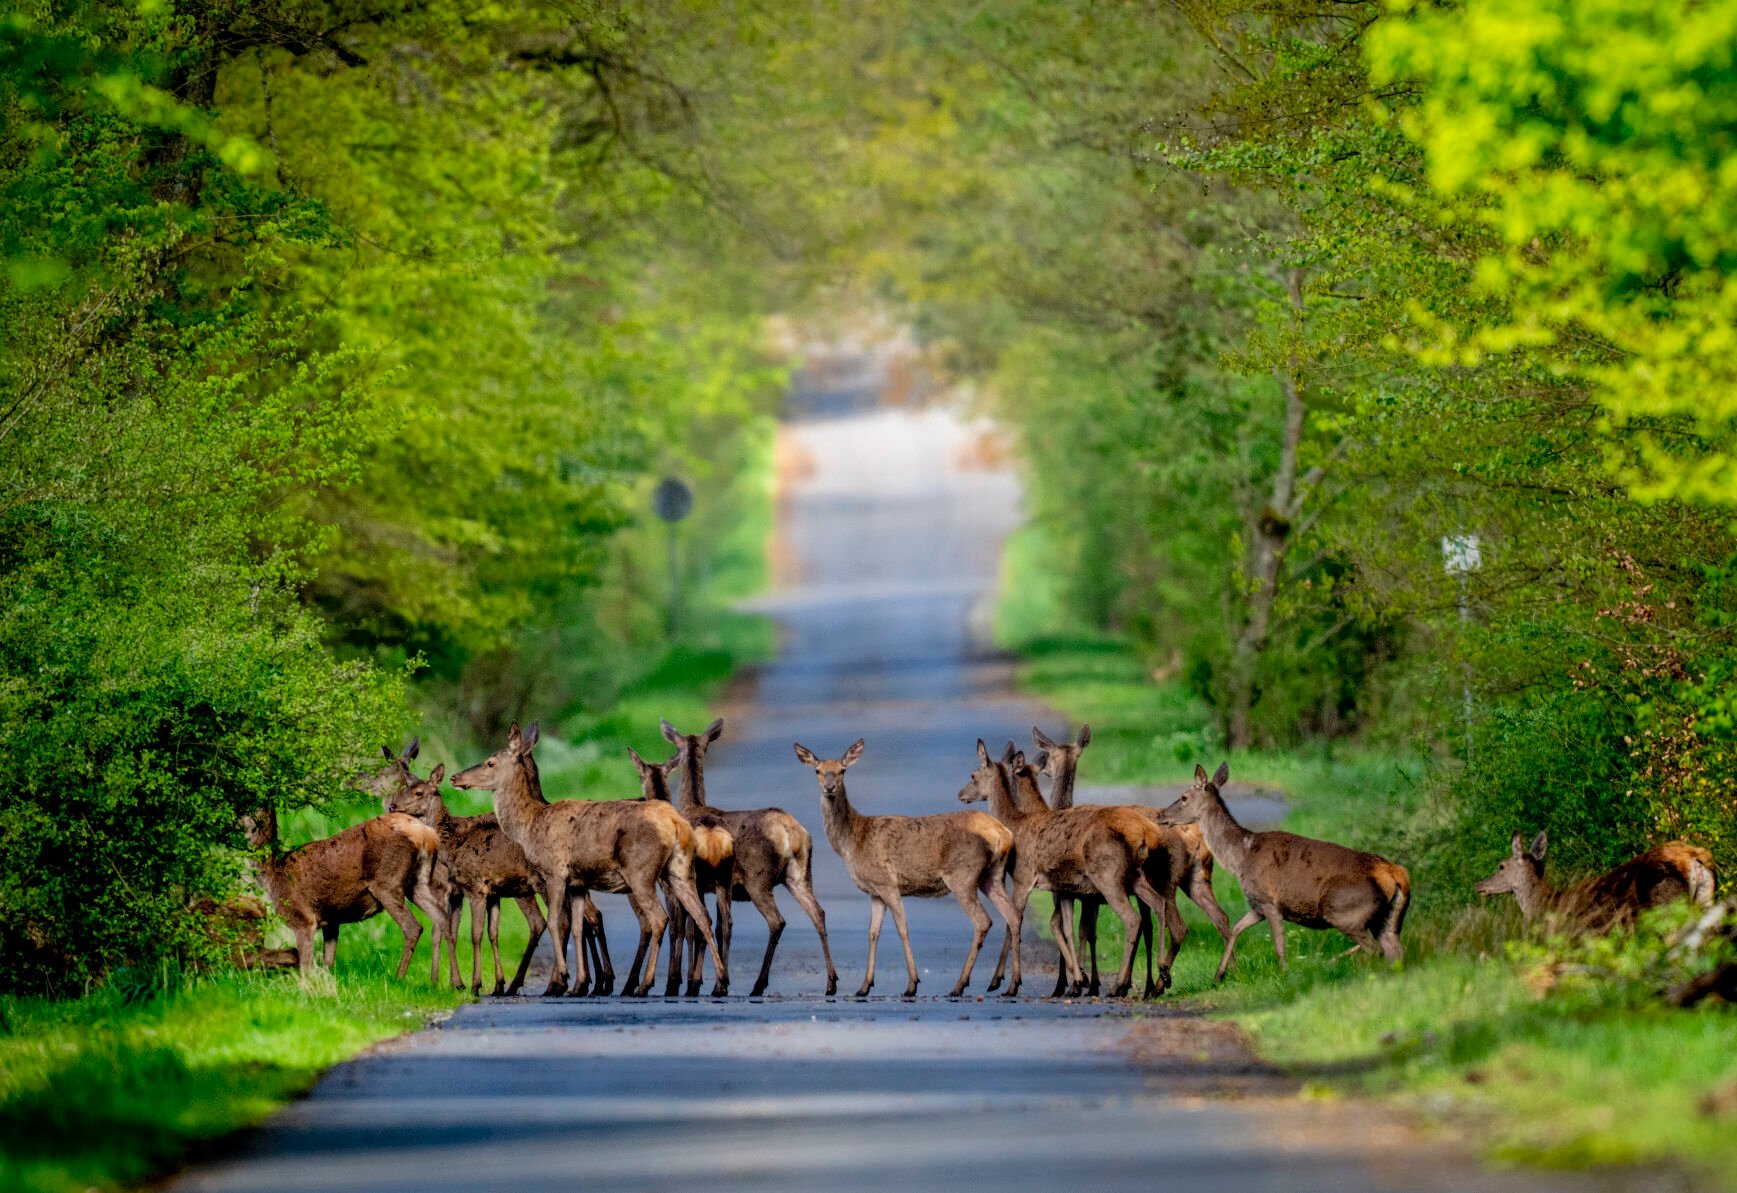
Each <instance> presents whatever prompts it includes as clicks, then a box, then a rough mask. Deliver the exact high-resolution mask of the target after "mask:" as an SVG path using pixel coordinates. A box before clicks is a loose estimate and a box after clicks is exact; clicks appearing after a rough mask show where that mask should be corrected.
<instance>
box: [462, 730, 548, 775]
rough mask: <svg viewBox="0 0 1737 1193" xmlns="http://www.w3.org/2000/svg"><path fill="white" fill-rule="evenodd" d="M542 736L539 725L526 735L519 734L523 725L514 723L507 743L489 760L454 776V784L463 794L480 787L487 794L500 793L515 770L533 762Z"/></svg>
mask: <svg viewBox="0 0 1737 1193" xmlns="http://www.w3.org/2000/svg"><path fill="white" fill-rule="evenodd" d="M541 737H542V731H541V729H539V727H538V722H536V721H532V722H531V727H530V728H529V729H527V730H525V731H524V732H523V733H520V732H519V723H518V722H517V721H514V722H513V724H512V727H511V728H510V729H508V730H507V744H506V745H504V746H502V747H501V748H500V749H498V750H496V751H495V752H494V753H493V754H490V755H489V756H488V757H487V758H485V759H483V760H482V761H481V762H479V763H477V764H476V765H475V766H472V767H468V768H466V769H464V770H461V771H459V772H458V773H457V774H456V775H454V776H452V785H453V786H454V787H457V788H458V789H459V790H460V791H467V790H469V789H471V788H473V787H474V788H480V789H481V790H483V791H496V790H499V788H500V787H501V785H502V784H504V783H505V782H506V781H507V777H508V776H509V775H510V774H511V773H512V768H514V767H515V766H519V765H521V764H522V763H525V762H528V761H530V756H531V751H532V750H533V749H535V748H536V746H537V742H538V741H539V740H540V739H541Z"/></svg>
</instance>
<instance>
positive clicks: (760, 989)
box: [748, 883, 784, 998]
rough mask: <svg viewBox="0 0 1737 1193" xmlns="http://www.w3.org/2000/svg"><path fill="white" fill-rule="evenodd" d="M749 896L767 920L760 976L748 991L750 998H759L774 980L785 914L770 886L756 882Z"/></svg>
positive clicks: (756, 908)
mask: <svg viewBox="0 0 1737 1193" xmlns="http://www.w3.org/2000/svg"><path fill="white" fill-rule="evenodd" d="M748 898H750V899H752V900H753V901H754V909H755V910H756V911H758V912H759V913H760V914H761V916H763V917H764V918H765V920H766V952H765V954H764V955H762V956H761V958H760V976H759V977H757V978H755V979H754V988H753V989H752V990H750V991H748V997H749V998H759V997H760V996H761V995H762V994H764V993H766V984H767V983H768V982H770V981H771V980H772V955H773V954H774V953H776V952H777V951H778V938H779V937H781V936H783V935H784V916H783V915H782V914H781V913H780V912H779V910H778V900H777V898H775V897H774V896H773V894H772V888H771V887H770V886H762V885H761V884H760V883H755V884H754V885H753V886H751V887H749V888H748Z"/></svg>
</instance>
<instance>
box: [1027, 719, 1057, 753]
mask: <svg viewBox="0 0 1737 1193" xmlns="http://www.w3.org/2000/svg"><path fill="white" fill-rule="evenodd" d="M1031 744H1032V745H1034V746H1036V747H1037V748H1038V749H1040V750H1053V749H1054V748H1055V743H1054V742H1053V741H1051V740H1050V739H1049V735H1048V734H1046V733H1045V732H1044V731H1043V730H1041V729H1039V728H1038V727H1037V726H1036V725H1033V726H1032V727H1031Z"/></svg>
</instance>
